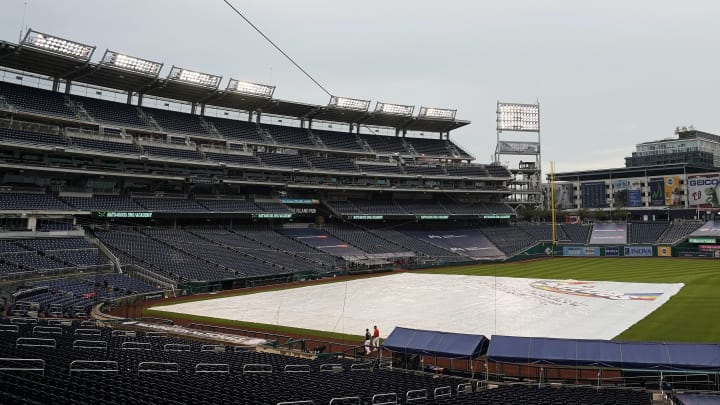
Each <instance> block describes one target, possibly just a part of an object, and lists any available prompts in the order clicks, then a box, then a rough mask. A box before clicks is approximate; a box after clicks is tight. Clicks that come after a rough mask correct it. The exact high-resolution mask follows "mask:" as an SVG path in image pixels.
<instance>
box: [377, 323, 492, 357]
mask: <svg viewBox="0 0 720 405" xmlns="http://www.w3.org/2000/svg"><path fill="white" fill-rule="evenodd" d="M383 347H384V348H385V349H387V350H390V351H392V352H402V353H409V354H419V355H423V356H437V357H444V358H450V359H457V358H468V357H469V358H473V357H477V356H480V355H482V354H484V353H485V352H486V351H487V347H488V339H487V338H486V337H485V336H483V335H469V334H464V333H451V332H439V331H432V330H421V329H410V328H403V327H399V326H398V327H395V329H393V331H392V332H391V333H390V336H388V338H387V339H386V340H385V342H384V343H383Z"/></svg>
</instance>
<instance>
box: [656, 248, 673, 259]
mask: <svg viewBox="0 0 720 405" xmlns="http://www.w3.org/2000/svg"><path fill="white" fill-rule="evenodd" d="M657 252H658V256H660V257H671V256H672V248H671V247H670V246H658V248H657Z"/></svg>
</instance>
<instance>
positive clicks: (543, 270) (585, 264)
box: [143, 258, 720, 343]
mask: <svg viewBox="0 0 720 405" xmlns="http://www.w3.org/2000/svg"><path fill="white" fill-rule="evenodd" d="M421 272H423V273H434V274H463V275H478V276H493V275H496V276H502V277H527V278H543V279H576V280H594V281H625V282H647V283H650V282H652V283H684V284H685V286H684V287H683V288H682V289H681V290H680V292H679V293H678V294H676V295H675V296H673V297H672V298H671V299H670V301H668V302H667V303H666V304H665V305H663V306H662V307H660V308H659V309H658V310H656V311H655V312H653V313H652V314H650V315H648V316H647V317H646V318H645V319H643V320H641V321H640V322H638V323H637V324H635V325H634V326H632V327H631V328H629V329H628V330H626V331H625V332H623V333H622V334H621V335H620V336H618V337H617V340H637V341H678V342H715V343H720V322H717V320H718V319H720V261H718V260H698V259H674V258H673V259H670V258H554V259H542V260H535V261H528V262H516V263H503V264H488V265H477V266H463V267H445V268H437V269H428V270H422V271H421ZM241 293H242V292H241ZM208 299H212V298H208ZM143 313H144V314H146V315H150V316H162V317H167V318H181V319H188V320H192V321H194V322H198V323H214V324H222V325H227V326H232V327H237V328H259V329H263V330H266V331H272V332H275V333H278V334H293V335H296V334H301V335H305V336H315V337H318V338H332V339H338V338H340V339H341V340H348V341H359V340H358V339H360V338H359V337H358V336H354V335H338V334H335V333H328V332H321V331H311V330H303V329H295V328H288V327H284V326H281V325H265V324H254V323H248V322H237V321H229V320H224V319H215V318H208V317H198V316H191V315H183V314H174V313H167V312H160V311H151V310H145V311H144V312H143Z"/></svg>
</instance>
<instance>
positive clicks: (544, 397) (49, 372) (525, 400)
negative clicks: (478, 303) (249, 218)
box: [0, 320, 652, 405]
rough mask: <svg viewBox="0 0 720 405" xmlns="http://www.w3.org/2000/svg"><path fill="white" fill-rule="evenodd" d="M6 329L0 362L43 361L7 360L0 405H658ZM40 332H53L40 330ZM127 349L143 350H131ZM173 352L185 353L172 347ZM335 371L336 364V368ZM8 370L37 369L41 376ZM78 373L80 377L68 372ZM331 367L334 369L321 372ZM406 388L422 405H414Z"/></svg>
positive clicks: (592, 392)
mask: <svg viewBox="0 0 720 405" xmlns="http://www.w3.org/2000/svg"><path fill="white" fill-rule="evenodd" d="M0 322H3V324H4V325H7V326H13V328H10V327H7V329H10V330H11V331H10V332H3V333H0V358H4V359H8V358H10V359H13V358H14V359H40V360H42V362H40V361H30V362H22V361H8V360H4V362H3V368H5V369H4V370H0V381H2V384H0V402H2V403H5V404H28V403H29V404H47V403H53V404H54V403H74V404H116V403H137V404H157V403H163V404H186V403H193V404H208V405H209V404H219V403H243V404H252V405H260V404H262V405H267V404H270V405H273V404H278V403H280V402H290V401H312V402H305V403H314V404H329V403H331V401H333V399H335V400H334V402H332V403H333V404H338V403H343V404H344V403H349V404H371V403H398V404H412V403H423V404H438V405H439V404H460V405H463V404H623V405H631V404H632V405H636V404H637V405H650V404H651V403H652V402H651V397H650V394H649V393H647V392H645V391H644V390H626V389H613V388H597V387H567V386H562V387H555V386H543V387H537V386H527V385H500V386H499V387H498V388H493V389H485V390H478V391H476V390H474V389H472V387H473V386H474V385H475V384H474V383H468V382H469V381H468V380H467V379H462V378H456V377H450V376H445V377H442V378H437V376H436V375H433V374H429V373H409V372H405V371H403V370H398V369H392V370H391V369H379V368H378V367H376V366H372V364H370V365H371V367H368V368H361V369H360V370H354V371H353V370H352V369H353V368H354V367H353V365H355V364H357V363H352V362H350V361H348V360H343V359H324V358H316V359H301V358H297V357H290V356H283V355H279V354H271V353H264V352H256V351H249V350H238V349H232V348H230V347H224V348H222V350H219V351H216V350H213V351H203V350H202V345H203V344H202V343H200V342H198V341H192V340H187V339H181V338H175V337H169V336H162V335H161V336H152V335H150V334H148V333H145V332H137V333H135V334H133V335H130V336H124V335H122V334H116V333H115V330H113V329H109V328H104V327H97V326H94V325H81V324H78V323H77V322H74V323H73V324H71V325H57V324H53V325H55V326H48V324H47V323H45V322H42V323H40V324H39V325H37V326H39V327H40V329H37V328H36V325H30V324H26V325H22V324H21V325H9V323H8V322H7V320H3V321H0ZM14 326H17V329H15V328H14ZM41 330H42V331H51V332H52V333H40V332H39V331H41ZM90 332H92V333H93V335H92V338H88V337H83V335H82V334H83V333H90ZM18 338H41V339H48V340H45V341H44V342H45V343H51V345H52V347H42V346H39V347H37V346H36V347H28V346H24V345H22V344H20V345H16V344H15V343H16V342H17V339H18ZM83 340H84V341H87V340H93V341H94V342H95V344H98V345H101V346H102V347H104V348H103V349H89V348H79V346H83V345H84V344H85V343H83V342H82V341H83ZM78 341H80V343H79V344H78V343H77V342H78ZM168 345H169V346H168ZM128 347H140V348H142V349H143V350H129V349H128ZM168 347H171V348H178V349H181V350H166V349H167V348H168ZM80 362H82V363H80ZM257 364H260V365H263V369H264V370H265V372H262V373H252V372H248V371H249V370H252V369H253V366H252V365H257ZM331 364H332V365H334V366H333V367H329V366H330V365H331ZM212 365H214V366H212ZM288 365H290V366H295V367H303V369H304V370H306V371H303V372H287V371H286V366H288ZM8 366H9V367H8ZM9 368H10V369H9ZM11 368H36V369H38V371H19V370H12V369H11ZM71 369H72V370H83V371H73V372H71V371H70V370H71ZM324 369H325V370H332V372H325V371H321V370H324ZM102 370H105V371H102ZM141 370H146V371H144V372H143V371H141ZM147 370H149V371H147ZM203 370H215V371H218V372H202V371H203ZM162 371H165V372H162ZM409 391H412V392H414V393H415V394H416V397H421V398H424V399H421V400H420V401H412V400H410V401H409V400H408V394H407V393H408V392H409ZM339 398H345V400H339ZM373 398H375V399H373ZM382 399H384V400H385V401H387V402H382V401H381V400H382Z"/></svg>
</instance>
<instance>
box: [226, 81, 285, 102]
mask: <svg viewBox="0 0 720 405" xmlns="http://www.w3.org/2000/svg"><path fill="white" fill-rule="evenodd" d="M227 90H228V91H232V92H236V93H242V94H247V95H250V96H256V97H262V98H272V95H273V93H274V92H275V86H269V85H267V84H259V83H252V82H245V81H242V80H237V79H232V78H231V79H230V83H228V86H227Z"/></svg>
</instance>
